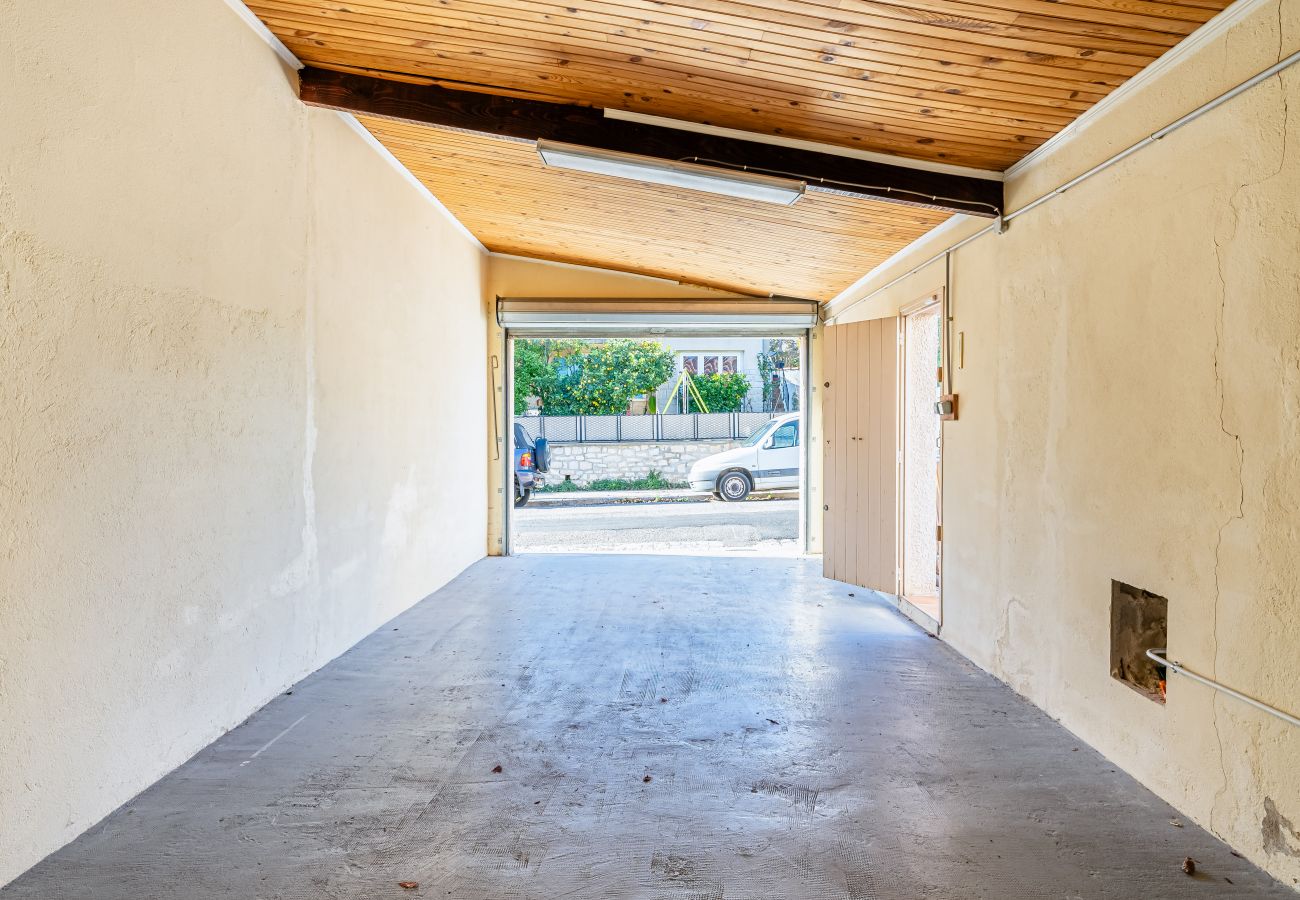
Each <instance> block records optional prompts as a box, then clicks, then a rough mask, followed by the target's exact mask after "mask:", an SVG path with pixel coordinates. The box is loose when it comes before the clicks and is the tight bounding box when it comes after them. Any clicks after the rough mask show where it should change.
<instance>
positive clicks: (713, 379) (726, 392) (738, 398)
mask: <svg viewBox="0 0 1300 900" xmlns="http://www.w3.org/2000/svg"><path fill="white" fill-rule="evenodd" d="M692 381H694V382H695V387H696V388H697V389H698V390H699V392H700V397H701V398H702V399H703V400H704V404H705V406H707V407H708V408H709V412H739V411H740V407H741V404H743V403H744V402H745V397H747V396H748V395H749V379H748V378H746V377H745V376H744V375H741V374H740V373H739V372H719V373H717V374H716V375H697V376H695V377H694V378H693V379H692Z"/></svg>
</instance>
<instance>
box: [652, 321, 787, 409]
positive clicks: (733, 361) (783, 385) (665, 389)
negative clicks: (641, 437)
mask: <svg viewBox="0 0 1300 900" xmlns="http://www.w3.org/2000/svg"><path fill="white" fill-rule="evenodd" d="M658 340H659V343H661V344H663V345H664V346H665V347H667V348H668V349H670V350H672V352H673V360H674V365H673V377H672V378H671V379H670V380H669V381H668V382H667V383H665V384H663V385H661V386H660V388H659V390H658V391H657V392H656V393H655V397H656V402H657V408H658V410H659V411H660V412H680V409H679V404H680V399H678V400H674V398H673V388H674V386H675V385H677V384H678V378H679V377H680V375H681V373H682V371H683V370H685V371H687V372H690V373H691V374H692V375H714V374H717V373H718V372H738V373H740V374H741V375H744V376H745V377H746V378H748V379H749V395H748V396H747V397H746V398H745V402H744V403H743V404H742V407H741V411H742V412H766V411H770V409H769V407H773V406H774V405H777V398H779V399H780V403H779V408H780V409H782V410H793V409H798V408H799V384H800V381H799V370H798V369H787V370H785V372H784V375H778V376H777V385H776V387H775V390H774V391H773V392H771V393H769V395H768V396H769V397H770V398H772V399H770V400H765V399H764V394H763V375H762V373H761V372H760V370H759V356H760V355H761V354H763V353H767V352H768V351H769V350H770V349H771V344H772V343H773V341H772V340H771V339H770V338H756V337H742V336H717V337H699V338H694V337H692V338H683V337H665V338H659V339H658ZM678 393H679V394H680V393H681V391H679V392H678ZM670 402H671V403H672V409H671V410H670V409H669V407H668V404H669V403H670ZM690 408H691V410H692V411H694V410H695V407H694V404H692V405H691V407H690Z"/></svg>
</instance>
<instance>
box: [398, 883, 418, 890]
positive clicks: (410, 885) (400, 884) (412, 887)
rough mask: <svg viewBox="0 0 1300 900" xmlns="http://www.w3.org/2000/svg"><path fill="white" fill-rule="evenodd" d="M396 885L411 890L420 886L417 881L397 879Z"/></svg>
mask: <svg viewBox="0 0 1300 900" xmlns="http://www.w3.org/2000/svg"><path fill="white" fill-rule="evenodd" d="M397 886H398V887H399V888H401V889H402V890H404V891H413V890H415V889H416V888H418V887H419V886H420V882H418V881H399V882H397Z"/></svg>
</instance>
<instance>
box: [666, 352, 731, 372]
mask: <svg viewBox="0 0 1300 900" xmlns="http://www.w3.org/2000/svg"><path fill="white" fill-rule="evenodd" d="M681 359H682V371H684V372H689V373H690V374H692V375H717V374H718V373H719V372H739V371H740V355H739V354H736V353H729V354H723V353H683V354H682V357H681Z"/></svg>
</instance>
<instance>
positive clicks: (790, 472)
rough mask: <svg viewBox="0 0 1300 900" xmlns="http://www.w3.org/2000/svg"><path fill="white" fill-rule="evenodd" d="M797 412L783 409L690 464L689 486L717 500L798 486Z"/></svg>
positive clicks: (735, 498) (732, 498)
mask: <svg viewBox="0 0 1300 900" xmlns="http://www.w3.org/2000/svg"><path fill="white" fill-rule="evenodd" d="M799 468H800V458H799V414H798V413H787V414H786V415H784V416H778V417H777V418H775V419H773V420H772V421H771V422H769V423H767V424H766V425H764V426H763V427H762V428H759V429H758V430H757V431H755V432H754V433H753V434H751V435H750V436H749V437H748V438H747V439H746V440H745V442H744V443H743V444H741V445H740V446H739V447H736V448H734V449H731V450H724V451H723V452H721V453H715V454H713V455H712V456H706V457H704V459H702V460H700V461H699V462H697V463H696V464H695V465H693V466H691V473H690V476H689V477H688V480H689V481H690V483H691V489H692V490H696V491H700V492H705V491H708V492H710V493H712V494H713V496H715V497H717V498H718V499H719V500H744V499H745V498H746V497H748V496H749V492H750V491H766V490H778V489H781V490H785V489H789V488H797V487H799Z"/></svg>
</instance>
